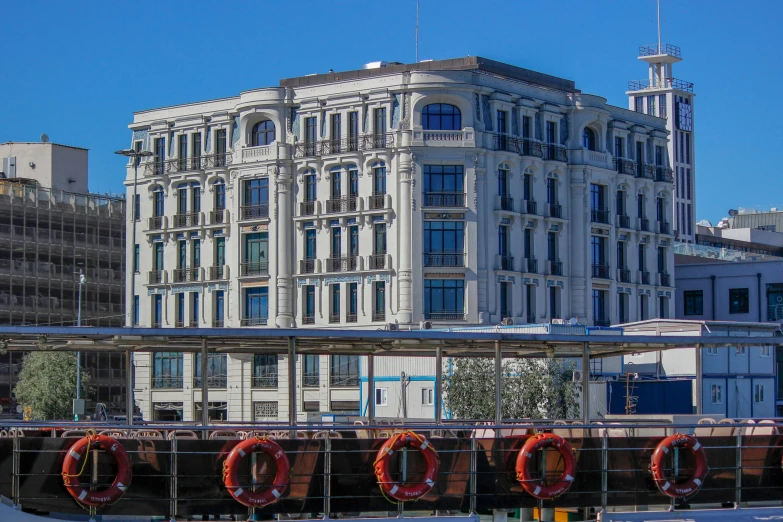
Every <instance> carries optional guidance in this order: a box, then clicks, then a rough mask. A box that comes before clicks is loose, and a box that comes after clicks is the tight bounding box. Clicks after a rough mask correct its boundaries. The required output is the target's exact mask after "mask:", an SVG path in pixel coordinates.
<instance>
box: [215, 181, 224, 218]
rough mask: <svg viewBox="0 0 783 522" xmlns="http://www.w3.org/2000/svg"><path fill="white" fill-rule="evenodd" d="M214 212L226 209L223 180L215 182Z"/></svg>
mask: <svg viewBox="0 0 783 522" xmlns="http://www.w3.org/2000/svg"><path fill="white" fill-rule="evenodd" d="M214 190H215V210H217V211H221V210H225V208H226V183H225V182H224V181H223V180H220V181H218V182H215V187H214Z"/></svg>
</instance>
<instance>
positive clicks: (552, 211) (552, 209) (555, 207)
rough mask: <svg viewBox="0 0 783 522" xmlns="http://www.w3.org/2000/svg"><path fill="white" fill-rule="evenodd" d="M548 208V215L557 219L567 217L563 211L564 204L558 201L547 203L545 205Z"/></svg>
mask: <svg viewBox="0 0 783 522" xmlns="http://www.w3.org/2000/svg"><path fill="white" fill-rule="evenodd" d="M544 208H545V209H546V217H548V218H555V219H565V217H564V216H565V214H564V213H563V205H559V204H557V203H547V204H546V206H545V207H544Z"/></svg>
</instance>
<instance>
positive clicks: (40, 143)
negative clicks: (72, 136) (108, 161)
mask: <svg viewBox="0 0 783 522" xmlns="http://www.w3.org/2000/svg"><path fill="white" fill-rule="evenodd" d="M3 145H55V146H57V147H66V148H69V149H79V150H90V149H86V148H84V147H76V146H74V145H63V144H62V143H52V142H51V141H6V142H5V143H0V147H1V146H3Z"/></svg>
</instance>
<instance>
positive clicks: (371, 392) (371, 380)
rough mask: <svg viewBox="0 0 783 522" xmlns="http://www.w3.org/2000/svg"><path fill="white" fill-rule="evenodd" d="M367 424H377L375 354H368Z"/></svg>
mask: <svg viewBox="0 0 783 522" xmlns="http://www.w3.org/2000/svg"><path fill="white" fill-rule="evenodd" d="M367 424H368V425H370V426H374V425H375V356H374V355H373V354H369V355H368V356H367Z"/></svg>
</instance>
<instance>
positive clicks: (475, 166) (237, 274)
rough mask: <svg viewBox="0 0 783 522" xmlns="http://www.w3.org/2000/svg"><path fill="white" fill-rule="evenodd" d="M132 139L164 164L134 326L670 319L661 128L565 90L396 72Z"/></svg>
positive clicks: (134, 257)
mask: <svg viewBox="0 0 783 522" xmlns="http://www.w3.org/2000/svg"><path fill="white" fill-rule="evenodd" d="M130 128H131V130H132V132H133V138H132V146H133V147H134V148H136V149H137V150H147V151H150V152H152V153H153V154H154V157H153V158H151V159H150V161H149V162H144V163H140V164H139V165H138V172H139V176H138V181H137V182H135V183H134V176H135V170H134V164H133V162H132V161H131V162H130V163H129V164H128V169H127V181H126V185H127V187H128V194H129V198H131V200H133V201H134V208H136V209H137V212H136V215H137V220H136V221H135V222H131V223H130V225H129V230H128V234H129V235H132V230H131V227H136V233H137V238H138V239H137V244H136V245H134V246H133V247H132V248H129V250H128V259H127V263H128V264H129V265H130V266H133V267H134V268H135V271H136V274H137V275H136V276H135V277H134V279H135V288H133V291H129V292H128V303H129V309H130V310H132V318H131V319H132V322H133V324H138V325H140V326H170V327H187V326H200V327H205V326H206V327H210V326H215V327H220V326H235V327H236V326H249V327H250V326H252V327H273V326H279V327H292V326H299V325H308V326H311V325H313V326H316V327H323V328H346V327H349V328H374V329H377V328H405V327H419V326H420V325H423V326H425V327H426V326H429V324H425V322H429V323H430V324H432V325H433V326H435V327H439V326H461V325H468V324H499V323H501V322H503V321H504V320H505V322H506V323H507V324H508V323H514V324H519V323H542V322H548V321H550V320H552V319H559V318H563V319H567V318H576V319H577V320H578V321H579V322H581V323H584V324H593V325H608V324H611V323H620V322H627V321H630V320H637V319H647V318H652V317H670V316H671V315H672V314H673V309H672V308H671V306H670V300H671V298H672V295H673V285H674V282H673V280H672V272H673V250H672V241H673V233H672V230H671V218H670V216H671V215H672V213H673V210H672V207H673V198H674V195H673V190H674V185H673V179H672V174H671V173H672V169H671V166H670V160H669V154H668V153H667V150H668V146H669V145H668V132H667V130H666V121H665V120H663V119H661V118H659V117H657V116H651V115H647V114H641V113H639V112H635V111H632V110H631V111H629V110H626V109H622V108H618V107H613V106H610V105H608V104H607V103H606V100H605V99H603V98H600V97H598V96H592V95H587V94H584V93H582V92H580V91H579V90H578V89H576V87H575V86H574V84H573V82H571V81H569V80H564V79H560V78H555V77H551V76H547V75H544V74H540V73H535V72H532V71H528V70H525V69H521V68H518V67H514V66H510V65H506V64H501V63H498V62H493V61H491V60H486V59H483V58H477V57H469V58H462V59H456V60H444V61H435V62H423V63H418V64H409V65H403V64H390V65H387V66H383V67H376V68H370V69H364V70H361V71H348V72H343V73H329V74H323V75H313V76H306V77H302V78H293V79H287V80H282V81H281V83H280V87H274V88H266V89H257V90H253V91H247V92H244V93H241V94H240V95H239V96H237V97H234V98H226V99H222V100H215V101H209V102H202V103H194V104H189V105H183V106H175V107H167V108H162V109H155V110H149V111H144V112H139V113H136V114H135V115H134V121H133V123H132V124H131V125H130ZM134 196H135V197H134ZM130 279H131V277H130V276H129V277H128V285H129V286H128V287H129V288H131V281H130ZM229 359H231V358H229ZM148 362H149V364H148V366H149V367H151V368H152V367H155V364H154V363H153V362H152V361H148ZM140 364H142V365H143V363H142V362H140ZM179 364H180V363H177V365H179ZM232 364H233V363H232V362H231V360H229V361H228V362H227V365H228V370H227V371H228V373H230V372H231V366H232ZM319 364H325V362H324V361H321V362H320V363H319ZM300 366H301V365H300ZM327 366H331V368H330V370H329V371H330V372H331V371H332V370H333V369H334V367H333V365H331V363H330V364H328V365H327ZM177 367H178V368H179V366H177ZM182 367H183V368H184V362H183V366H182ZM185 373H187V372H185ZM323 376H324V378H325V379H330V377H329V375H327V374H323ZM146 379H148V382H147V381H144V382H143V383H142V384H143V385H144V386H146V385H147V384H151V383H154V382H155V381H154V376H149V377H147V378H146ZM138 383H139V381H138V380H137V385H138ZM356 388H358V386H357V387H356ZM194 393H195V392H194ZM148 397H149V396H148ZM216 397H217V395H216ZM161 400H162V399H161ZM216 400H217V399H216ZM332 400H333V399H332V398H326V399H324V400H323V401H322V402H324V401H325V403H326V404H328V403H329V402H330V401H332ZM354 400H355V399H354ZM146 401H147V403H148V404H149V403H153V402H157V399H152V398H147V399H146ZM180 402H181V401H180ZM183 408H185V407H184V406H183ZM150 411H151V410H150ZM278 411H281V410H278ZM322 411H323V410H322ZM280 415H281V416H282V413H280Z"/></svg>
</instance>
